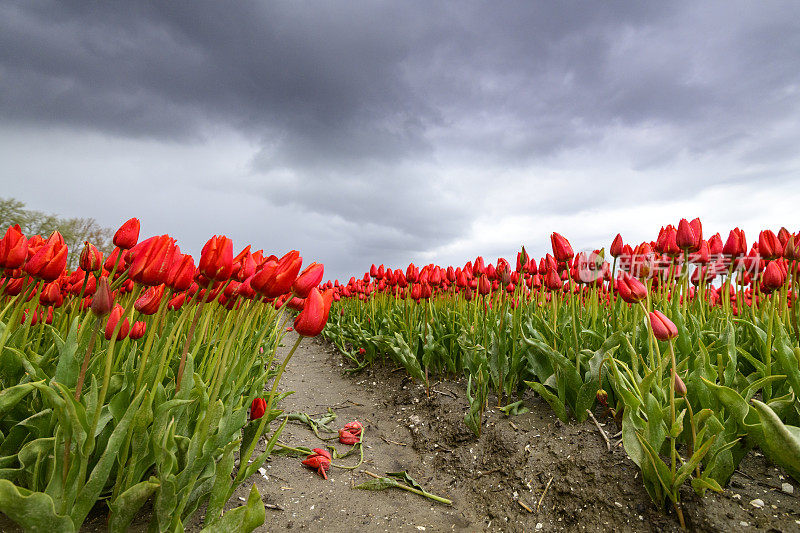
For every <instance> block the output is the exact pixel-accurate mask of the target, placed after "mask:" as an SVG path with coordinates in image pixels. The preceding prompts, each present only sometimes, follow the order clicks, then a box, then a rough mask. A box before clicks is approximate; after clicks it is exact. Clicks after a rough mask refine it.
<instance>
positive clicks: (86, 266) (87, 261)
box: [79, 241, 103, 272]
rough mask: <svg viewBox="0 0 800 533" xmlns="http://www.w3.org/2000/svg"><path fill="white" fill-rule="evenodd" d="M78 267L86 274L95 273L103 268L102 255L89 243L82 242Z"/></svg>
mask: <svg viewBox="0 0 800 533" xmlns="http://www.w3.org/2000/svg"><path fill="white" fill-rule="evenodd" d="M83 244H84V246H83V251H82V252H81V256H80V260H79V265H80V267H81V268H82V269H83V270H84V271H86V272H95V271H97V270H100V269H101V268H103V254H101V253H100V250H98V249H97V247H96V246H95V245H93V244H90V243H89V241H84V243H83Z"/></svg>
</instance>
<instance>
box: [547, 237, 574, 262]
mask: <svg viewBox="0 0 800 533" xmlns="http://www.w3.org/2000/svg"><path fill="white" fill-rule="evenodd" d="M550 244H551V245H552V246H553V256H554V257H555V259H556V261H557V262H559V263H563V262H564V261H569V260H570V259H572V257H573V256H574V255H575V252H573V251H572V245H570V243H569V241H568V240H567V239H566V238H564V237H563V236H562V235H560V234H558V233H555V232H554V233H553V234H552V235H550Z"/></svg>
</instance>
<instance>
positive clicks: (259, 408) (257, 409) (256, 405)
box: [250, 398, 267, 420]
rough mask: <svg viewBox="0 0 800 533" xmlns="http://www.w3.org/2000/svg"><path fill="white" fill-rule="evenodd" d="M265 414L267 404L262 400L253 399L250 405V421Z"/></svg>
mask: <svg viewBox="0 0 800 533" xmlns="http://www.w3.org/2000/svg"><path fill="white" fill-rule="evenodd" d="M265 412H267V402H266V401H265V400H264V398H254V399H253V402H252V403H251V404H250V420H258V419H259V418H261V417H262V416H264V413H265Z"/></svg>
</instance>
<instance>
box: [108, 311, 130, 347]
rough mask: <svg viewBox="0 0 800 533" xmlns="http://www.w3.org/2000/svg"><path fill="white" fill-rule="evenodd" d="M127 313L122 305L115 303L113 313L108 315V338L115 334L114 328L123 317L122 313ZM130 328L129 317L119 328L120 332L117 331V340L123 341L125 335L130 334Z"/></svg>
mask: <svg viewBox="0 0 800 533" xmlns="http://www.w3.org/2000/svg"><path fill="white" fill-rule="evenodd" d="M124 314H125V309H124V308H123V307H122V306H121V305H115V306H114V309H112V310H111V314H110V315H108V322H106V330H105V336H106V340H109V341H110V340H111V337H113V336H114V328H116V327H117V323H118V322H119V321H120V319H121V318H122V315H124ZM129 329H130V325H129V324H128V319H127V318H126V319H124V320H123V321H122V325H121V326H120V328H119V332H118V333H117V340H118V341H121V340H122V339H124V338H125V337H127V336H128V330H129Z"/></svg>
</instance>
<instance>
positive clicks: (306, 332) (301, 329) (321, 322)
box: [294, 287, 333, 337]
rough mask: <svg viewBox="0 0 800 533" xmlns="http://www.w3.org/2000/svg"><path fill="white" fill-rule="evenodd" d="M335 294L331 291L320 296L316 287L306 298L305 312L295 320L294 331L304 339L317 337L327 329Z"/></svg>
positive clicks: (301, 312)
mask: <svg viewBox="0 0 800 533" xmlns="http://www.w3.org/2000/svg"><path fill="white" fill-rule="evenodd" d="M332 301H333V292H332V291H330V290H327V291H325V293H324V294H320V292H319V290H318V289H317V288H316V287H314V288H313V289H311V292H310V293H309V294H308V297H307V298H306V302H305V305H304V306H303V310H302V311H300V314H299V315H297V318H295V320H294V329H295V331H297V333H299V334H300V335H302V336H304V337H316V336H317V335H319V334H320V332H321V331H322V330H323V329H324V328H325V324H326V323H327V322H328V315H329V313H330V311H331V303H332Z"/></svg>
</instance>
